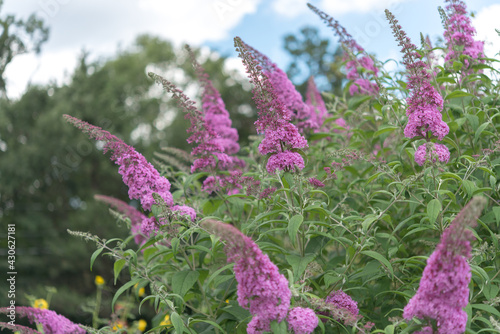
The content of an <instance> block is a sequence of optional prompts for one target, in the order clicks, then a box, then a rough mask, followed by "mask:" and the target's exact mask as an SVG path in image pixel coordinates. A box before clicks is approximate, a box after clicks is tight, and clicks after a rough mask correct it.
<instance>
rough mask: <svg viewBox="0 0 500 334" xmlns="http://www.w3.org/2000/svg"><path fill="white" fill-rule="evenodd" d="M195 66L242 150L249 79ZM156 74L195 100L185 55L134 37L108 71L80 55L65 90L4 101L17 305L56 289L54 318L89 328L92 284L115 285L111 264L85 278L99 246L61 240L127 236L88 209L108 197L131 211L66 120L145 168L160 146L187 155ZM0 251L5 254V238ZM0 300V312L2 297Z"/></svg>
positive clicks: (215, 63)
mask: <svg viewBox="0 0 500 334" xmlns="http://www.w3.org/2000/svg"><path fill="white" fill-rule="evenodd" d="M197 53H198V54H199V53H200V52H199V51H197ZM184 58H185V59H184ZM199 58H200V59H201V60H202V64H203V66H205V67H206V69H207V71H208V72H209V73H210V75H211V77H212V79H213V80H214V83H215V85H216V86H217V87H218V88H219V89H220V90H221V94H222V97H223V99H224V101H225V103H226V106H227V108H228V110H229V111H230V113H231V115H232V117H233V121H234V123H235V125H239V128H240V129H241V130H240V136H241V138H242V139H243V140H245V139H246V138H247V137H248V135H249V134H250V133H251V132H253V131H254V127H253V124H252V123H253V118H254V110H253V106H250V105H247V104H248V103H249V102H250V101H251V93H250V92H249V91H245V90H244V89H242V84H241V82H240V80H245V81H246V79H244V78H243V77H242V76H240V75H238V74H237V73H236V72H235V71H231V70H228V69H226V68H225V67H224V64H225V59H224V58H221V57H218V56H217V55H216V54H214V53H208V54H204V55H201V56H200V57H199ZM184 60H185V61H184ZM152 68H154V69H155V70H160V72H161V73H164V75H165V76H166V77H168V78H170V79H171V80H172V81H174V82H176V83H178V84H179V86H180V87H181V88H183V89H185V90H186V92H187V93H188V94H189V95H190V96H191V97H192V98H193V99H197V96H196V95H197V93H198V92H197V91H196V90H195V89H193V88H197V85H196V79H194V71H193V69H192V66H191V64H190V63H189V61H188V59H187V57H186V55H185V52H184V50H175V48H174V47H173V46H172V45H171V44H170V43H169V42H166V41H162V40H160V39H158V38H155V37H151V36H140V37H138V38H137V40H136V43H135V45H133V46H131V47H130V48H129V49H128V50H125V51H121V52H119V53H118V54H117V55H116V57H114V58H113V59H109V60H106V61H102V62H99V61H96V62H89V61H88V54H87V53H83V54H82V56H81V58H80V61H79V65H78V67H77V68H76V69H75V71H74V73H73V74H72V76H71V81H70V83H69V84H67V85H63V86H57V85H47V86H30V87H29V88H28V89H27V91H26V93H25V94H24V95H23V96H22V97H21V98H20V99H19V100H16V101H8V100H6V99H0V140H1V147H0V148H1V153H0V156H1V159H0V184H1V190H0V196H1V197H0V199H1V204H0V217H1V219H2V222H3V226H6V225H7V224H13V223H15V224H16V241H17V244H16V246H17V249H16V251H17V256H18V257H17V259H16V269H17V272H18V277H17V289H18V293H19V295H18V296H19V297H18V299H17V302H18V303H20V304H23V303H26V302H27V301H26V300H25V299H24V294H30V295H36V296H37V297H44V296H45V294H46V293H45V290H44V287H45V286H55V287H57V289H58V293H57V294H56V295H54V297H53V300H52V305H51V308H52V309H54V310H56V311H59V312H61V313H64V314H65V315H67V316H68V317H70V318H72V319H74V320H75V321H80V322H88V320H89V315H88V314H82V313H81V301H82V300H85V299H86V298H87V297H86V296H89V295H91V296H92V295H94V290H95V287H94V278H93V277H94V276H95V275H97V274H99V275H101V276H104V277H105V278H107V279H108V282H109V281H111V277H110V271H109V268H110V267H111V263H110V262H106V261H103V260H99V261H97V263H96V265H95V266H94V269H93V272H90V271H89V259H90V255H91V254H92V252H93V251H94V250H95V245H91V244H85V243H83V242H82V241H81V240H76V239H75V238H74V237H71V236H69V235H68V234H67V232H66V230H67V229H72V230H79V231H88V232H91V233H94V234H98V235H99V236H101V237H103V238H110V237H125V236H126V235H127V234H128V231H127V229H126V227H125V226H117V224H116V223H115V222H114V219H113V218H112V217H111V216H110V215H109V214H108V212H107V211H108V209H107V207H106V206H105V205H103V204H102V203H98V202H95V201H94V199H93V196H94V195H95V194H104V195H108V196H113V197H116V198H119V199H122V200H125V201H127V202H130V201H129V199H128V197H127V191H128V189H127V187H126V186H125V185H124V184H123V182H122V180H121V176H120V175H119V174H118V172H117V170H118V167H117V166H116V165H114V163H113V162H111V161H110V160H109V157H106V156H103V154H102V150H101V149H100V146H99V145H98V144H96V143H95V141H93V140H92V141H91V140H89V139H88V138H87V137H86V136H85V135H83V134H81V133H80V131H78V130H76V129H75V128H74V127H72V126H71V125H69V124H66V123H65V122H64V121H63V118H62V115H63V114H70V115H73V116H75V117H78V118H80V119H83V120H85V121H87V122H89V123H91V124H95V125H97V126H100V127H102V128H104V129H105V130H108V131H110V132H112V133H113V134H114V135H116V136H118V137H120V138H122V139H123V140H125V142H127V143H129V144H132V145H133V146H134V147H135V148H136V149H137V150H138V151H139V152H141V153H142V154H143V155H144V156H145V157H146V158H147V159H148V160H149V161H152V160H153V152H155V151H158V150H159V148H160V147H161V146H163V145H168V146H175V147H179V148H184V149H186V150H188V151H190V147H189V145H188V144H187V143H186V141H185V139H186V138H187V133H186V129H187V128H188V124H187V121H186V120H185V119H184V115H183V113H182V112H181V111H179V110H177V109H176V108H175V103H173V101H171V100H170V99H169V98H168V97H167V96H166V95H165V94H163V92H162V91H161V89H160V88H159V87H158V86H157V85H156V84H154V83H153V81H152V80H150V79H149V78H148V77H147V75H146V69H148V70H151V69H152ZM177 81H178V82H177ZM188 83H190V84H188ZM247 86H248V84H247ZM193 93H194V94H193ZM245 105H246V106H247V108H243V109H242V107H241V106H245ZM132 204H134V203H132ZM2 233H6V232H5V231H3V232H2ZM2 243H3V244H2V249H3V252H4V253H5V252H6V241H5V238H3V240H2ZM4 255H6V254H4ZM4 265H5V264H4V263H2V266H4ZM3 272H6V270H4V271H3ZM0 298H3V300H0V302H1V303H2V304H4V305H6V304H5V302H6V300H5V298H6V296H5V295H2V296H1V297H0ZM107 310H109V308H108V309H107ZM71 312H73V313H71Z"/></svg>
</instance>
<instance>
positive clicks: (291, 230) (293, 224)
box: [288, 215, 304, 246]
mask: <svg viewBox="0 0 500 334" xmlns="http://www.w3.org/2000/svg"><path fill="white" fill-rule="evenodd" d="M303 221H304V217H303V216H302V215H295V216H293V217H292V218H291V219H290V222H289V223H288V235H289V236H290V240H291V241H292V244H293V245H294V246H295V243H296V242H297V232H298V230H299V228H300V225H302V222H303Z"/></svg>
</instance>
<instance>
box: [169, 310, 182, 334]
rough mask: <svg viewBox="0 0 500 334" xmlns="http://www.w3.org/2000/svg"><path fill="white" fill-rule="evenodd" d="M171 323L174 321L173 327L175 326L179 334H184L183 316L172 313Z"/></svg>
mask: <svg viewBox="0 0 500 334" xmlns="http://www.w3.org/2000/svg"><path fill="white" fill-rule="evenodd" d="M170 321H172V325H174V328H175V331H176V332H177V334H182V333H184V328H185V326H184V321H182V318H181V316H180V315H179V314H178V313H177V312H172V314H170Z"/></svg>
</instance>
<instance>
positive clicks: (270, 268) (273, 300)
mask: <svg viewBox="0 0 500 334" xmlns="http://www.w3.org/2000/svg"><path fill="white" fill-rule="evenodd" d="M202 226H204V227H205V228H207V229H208V230H210V231H211V232H213V233H214V234H216V235H218V236H220V237H221V238H222V239H223V240H224V241H226V248H225V251H226V254H227V261H228V262H235V265H234V273H235V277H236V281H237V282H238V303H239V304H240V305H241V306H242V307H244V308H246V309H248V310H249V311H250V313H251V314H252V315H253V318H252V320H251V321H250V323H249V324H248V328H247V332H248V333H250V334H253V333H261V332H262V331H269V330H270V323H271V321H274V320H277V321H278V322H281V321H283V320H284V319H285V317H286V315H287V313H288V308H289V306H290V298H291V297H292V293H291V292H290V289H289V288H288V281H287V279H286V278H285V276H283V275H281V274H280V273H279V271H278V267H276V265H275V264H274V263H272V262H271V260H270V259H269V256H267V255H265V254H263V253H262V251H261V250H260V249H259V247H258V246H257V244H256V243H255V242H253V241H252V239H250V238H249V237H247V236H245V235H244V234H242V233H241V232H240V231H239V230H238V229H236V228H235V227H234V226H232V225H230V224H225V223H223V222H219V221H215V220H207V221H204V222H203V223H202Z"/></svg>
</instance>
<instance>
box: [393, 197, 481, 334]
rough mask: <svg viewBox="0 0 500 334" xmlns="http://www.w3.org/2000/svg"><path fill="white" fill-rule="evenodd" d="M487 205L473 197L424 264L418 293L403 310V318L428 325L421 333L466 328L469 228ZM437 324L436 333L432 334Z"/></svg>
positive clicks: (456, 333) (449, 333) (451, 333)
mask: <svg viewBox="0 0 500 334" xmlns="http://www.w3.org/2000/svg"><path fill="white" fill-rule="evenodd" d="M485 205H486V199H485V198H483V197H474V198H473V199H472V200H471V201H470V202H469V203H468V204H467V205H466V206H465V207H464V208H463V209H462V210H461V211H460V213H459V214H458V215H457V216H456V217H455V219H454V220H453V222H452V223H451V225H450V226H449V227H448V228H447V229H446V230H445V231H444V232H443V235H442V236H441V241H440V242H439V244H438V245H437V247H436V250H435V251H434V252H433V253H432V254H431V256H430V257H429V259H428V260H427V265H426V266H425V269H424V272H423V274H422V279H421V280H420V286H419V288H418V291H417V293H416V294H415V296H413V298H411V299H410V301H409V302H408V305H406V306H405V308H404V312H403V317H404V318H405V319H407V320H411V319H412V318H413V317H417V318H419V319H421V320H422V321H423V322H424V323H425V324H427V325H426V326H425V327H424V328H423V331H421V332H420V333H438V334H462V333H464V332H465V326H466V324H467V313H466V312H465V311H464V310H463V309H464V307H466V306H467V304H468V303H469V283H470V280H471V269H470V265H469V264H468V263H467V260H468V259H469V258H470V256H471V254H470V253H471V245H470V241H471V240H473V239H474V236H473V234H472V231H470V230H468V229H467V228H469V227H474V226H475V225H476V222H477V219H478V218H479V216H480V215H481V212H482V211H483V208H484V207H485ZM431 319H432V320H435V321H436V324H437V327H438V328H437V330H438V331H437V332H435V331H433V330H432V324H431Z"/></svg>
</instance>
